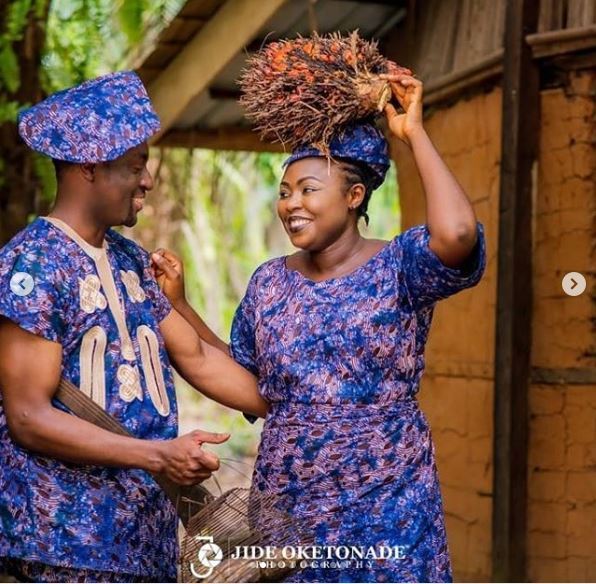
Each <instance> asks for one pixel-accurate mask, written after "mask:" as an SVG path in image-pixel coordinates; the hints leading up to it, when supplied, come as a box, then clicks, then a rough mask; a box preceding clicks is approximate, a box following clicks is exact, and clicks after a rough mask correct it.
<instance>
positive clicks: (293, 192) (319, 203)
mask: <svg viewBox="0 0 596 584" xmlns="http://www.w3.org/2000/svg"><path fill="white" fill-rule="evenodd" d="M363 190H364V189H363V188H358V186H355V187H352V188H350V189H346V184H345V180H344V177H343V173H342V170H341V167H340V166H339V165H338V164H337V163H335V162H331V163H329V162H328V160H327V159H326V158H323V157H310V158H303V159H301V160H297V161H296V162H293V163H292V164H290V165H289V166H288V167H287V169H286V171H285V173H284V176H283V177H282V180H281V183H280V187H279V200H278V202H277V214H278V215H279V218H280V219H281V222H282V223H283V226H284V229H285V230H286V233H287V234H288V236H289V237H290V241H291V242H292V244H293V245H295V246H296V247H298V248H300V249H304V250H308V251H320V250H322V249H325V248H326V247H327V246H329V245H330V244H331V243H333V242H334V241H336V240H337V239H338V238H339V237H340V236H341V235H342V234H343V233H344V232H345V231H346V230H347V229H349V228H351V227H353V226H354V224H355V221H357V217H356V214H355V212H354V211H353V209H355V208H356V207H357V206H358V204H359V203H360V202H361V200H362V196H363Z"/></svg>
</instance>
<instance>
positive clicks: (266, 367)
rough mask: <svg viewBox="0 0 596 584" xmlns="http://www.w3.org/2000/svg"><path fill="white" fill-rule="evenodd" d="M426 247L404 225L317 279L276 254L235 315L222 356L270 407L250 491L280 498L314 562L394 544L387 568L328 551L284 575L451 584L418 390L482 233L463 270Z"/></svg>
mask: <svg viewBox="0 0 596 584" xmlns="http://www.w3.org/2000/svg"><path fill="white" fill-rule="evenodd" d="M428 241H429V232H428V229H427V227H426V226H424V225H421V226H417V227H414V228H412V229H409V230H408V231H406V232H404V233H403V234H401V235H399V236H397V237H396V238H395V239H393V240H392V241H391V242H390V243H389V244H387V245H386V246H385V247H384V248H383V249H382V250H381V251H379V252H378V253H377V254H376V255H375V256H373V257H372V258H371V259H370V260H369V261H367V262H366V263H365V264H364V265H362V266H360V267H359V268H357V269H356V270H355V271H354V272H352V273H351V274H349V275H347V276H344V277H341V278H335V279H330V280H325V281H322V282H313V281H311V280H309V279H307V278H306V277H304V276H303V275H302V274H300V273H299V272H297V271H293V270H289V269H288V268H287V267H286V261H285V258H278V259H274V260H272V261H269V262H267V263H265V264H263V265H262V266H261V267H260V268H259V269H258V270H257V271H256V272H255V274H254V275H253V277H252V279H251V281H250V284H249V286H248V290H247V292H246V295H245V297H244V299H243V300H242V303H241V304H240V306H239V308H238V310H237V312H236V316H235V319H234V323H233V326H232V343H231V350H232V355H233V356H234V358H235V359H236V360H237V361H238V362H239V363H241V364H242V365H243V366H245V367H246V368H248V369H249V370H251V371H253V372H254V373H255V374H256V375H257V376H258V378H259V386H260V391H261V393H262V395H263V396H264V397H265V398H266V399H267V400H268V401H269V402H270V403H271V407H270V411H269V414H268V416H267V418H266V421H265V425H264V428H263V434H262V439H261V444H260V448H259V454H258V457H257V461H256V467H255V472H254V477H253V490H254V492H255V493H258V494H263V495H267V496H271V495H272V496H279V497H280V499H279V500H283V501H284V506H285V511H286V512H287V513H289V514H291V516H292V519H293V520H294V521H295V523H297V524H299V525H302V526H307V527H308V529H309V530H312V531H311V533H312V534H314V538H315V541H316V543H317V544H319V545H321V546H323V547H324V548H325V552H324V553H330V552H329V550H337V548H338V547H339V546H347V547H348V548H352V547H353V546H356V547H359V548H361V549H362V548H364V550H365V551H367V550H369V549H370V548H371V547H372V548H374V549H375V550H380V549H381V548H383V546H386V547H387V548H388V547H391V548H393V550H396V546H402V547H400V548H399V551H398V552H397V553H394V555H393V557H392V558H390V559H385V560H380V559H370V558H369V559H364V560H358V559H355V560H353V561H341V558H343V557H344V555H345V553H346V552H345V550H344V549H340V550H339V552H338V555H334V554H335V552H334V551H331V555H330V556H328V555H325V556H324V558H323V560H324V559H326V558H331V559H332V560H335V561H328V562H325V561H321V560H319V561H318V562H309V565H308V566H307V567H305V568H303V569H301V570H300V571H299V572H297V573H296V574H295V575H294V576H293V577H292V579H293V580H296V581H310V582H313V581H319V582H321V581H344V582H346V581H360V582H367V581H368V582H373V581H374V582H383V581H390V582H397V581H410V582H413V581H418V582H420V581H423V582H428V581H431V582H433V581H435V582H437V581H449V580H451V567H450V560H449V552H448V549H447V542H446V536H445V526H444V517H443V508H442V500H441V493H440V487H439V478H438V475H437V468H436V464H435V453H434V446H433V442H432V439H431V433H430V429H429V426H428V423H427V421H426V418H425V416H424V414H423V413H422V412H421V411H420V409H419V406H418V402H417V399H416V394H417V392H418V389H419V384H420V379H421V377H422V374H423V370H424V346H425V343H426V339H427V335H428V331H429V327H430V323H431V319H432V314H433V308H434V305H435V303H436V302H437V301H438V300H441V299H443V298H447V297H448V296H451V295H452V294H455V293H456V292H459V291H460V290H463V289H465V288H469V287H471V286H474V285H475V284H476V283H477V282H478V281H479V280H480V277H481V275H482V272H483V270H484V266H485V241H484V235H483V229H482V226H481V225H480V224H478V243H477V245H476V247H475V249H474V251H473V253H472V255H471V256H470V258H469V259H468V261H467V262H466V265H465V266H463V267H461V268H459V269H453V268H448V267H446V266H444V265H443V264H442V263H441V262H440V260H439V259H438V258H437V256H436V255H435V254H434V253H433V252H432V251H431V250H430V248H429V247H428ZM263 527H265V528H266V526H263ZM325 546H327V547H325ZM395 556H398V557H397V559H396V557H395Z"/></svg>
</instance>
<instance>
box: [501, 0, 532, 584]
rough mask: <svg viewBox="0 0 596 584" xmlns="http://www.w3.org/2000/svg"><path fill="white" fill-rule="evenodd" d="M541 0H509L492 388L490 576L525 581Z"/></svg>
mask: <svg viewBox="0 0 596 584" xmlns="http://www.w3.org/2000/svg"><path fill="white" fill-rule="evenodd" d="M538 5H539V3H538V2H535V0H517V1H516V2H507V8H506V15H505V36H504V47H505V53H504V59H503V106H502V108H503V109H502V124H501V127H502V130H501V138H502V145H501V171H500V192H499V253H498V268H497V269H498V276H497V322H496V339H495V388H494V478H493V491H494V500H493V501H494V502H493V516H492V518H493V549H492V580H493V581H494V582H525V581H526V542H525V540H526V515H527V470H528V469H527V463H528V391H529V385H530V350H531V330H532V222H531V217H532V186H533V185H532V166H533V164H534V163H535V161H536V157H537V150H538V129H539V111H540V108H539V106H540V88H539V72H538V65H537V63H536V62H534V61H533V60H532V50H531V47H530V45H529V44H528V43H527V41H526V34H531V33H533V32H535V31H536V28H537V24H538Z"/></svg>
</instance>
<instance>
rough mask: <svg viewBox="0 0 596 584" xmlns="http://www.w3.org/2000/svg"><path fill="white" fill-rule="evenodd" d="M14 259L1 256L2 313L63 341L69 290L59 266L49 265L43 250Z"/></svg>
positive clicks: (29, 329) (24, 326)
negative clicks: (60, 274) (58, 270)
mask: <svg viewBox="0 0 596 584" xmlns="http://www.w3.org/2000/svg"><path fill="white" fill-rule="evenodd" d="M11 259H12V258H10V256H9V257H5V258H0V316H4V317H5V318H7V319H9V320H11V321H12V322H14V323H15V324H17V325H18V326H19V327H21V328H22V329H23V330H25V331H27V332H30V333H32V334H34V335H37V336H40V337H43V338H44V339H47V340H48V341H53V342H55V343H62V342H63V341H64V337H65V335H66V332H67V326H66V322H67V316H66V314H65V309H64V305H65V302H66V301H67V300H68V297H67V295H68V290H66V287H64V286H62V284H61V283H60V281H59V280H58V276H57V274H58V272H57V270H56V266H55V265H54V266H52V265H50V263H49V261H48V257H47V255H46V254H44V253H43V251H42V250H38V251H28V252H24V253H21V254H20V255H18V256H16V257H15V258H14V259H13V261H11ZM4 262H6V263H4ZM2 263H4V265H1V264H2Z"/></svg>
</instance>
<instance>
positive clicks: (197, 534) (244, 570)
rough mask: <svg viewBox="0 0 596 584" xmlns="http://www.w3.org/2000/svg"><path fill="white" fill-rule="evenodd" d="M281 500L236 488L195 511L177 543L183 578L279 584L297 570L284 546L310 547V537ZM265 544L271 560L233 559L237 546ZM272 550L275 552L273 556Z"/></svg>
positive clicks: (187, 579) (185, 579) (259, 545)
mask: <svg viewBox="0 0 596 584" xmlns="http://www.w3.org/2000/svg"><path fill="white" fill-rule="evenodd" d="M283 508H284V506H283V505H282V504H281V499H279V498H273V497H271V496H263V495H260V494H256V493H255V492H254V491H251V490H250V489H244V488H236V489H231V490H230V491H227V492H225V493H224V494H223V495H221V496H220V497H218V498H217V499H215V500H213V501H211V502H210V503H208V504H207V505H205V506H203V507H202V509H201V510H200V511H199V512H198V513H196V514H195V515H193V516H192V517H191V519H190V521H189V523H188V525H187V531H186V536H185V537H184V539H183V541H182V546H181V560H180V561H181V576H182V581H183V582H280V581H282V580H283V578H284V577H286V576H288V575H289V574H290V573H291V572H292V571H293V570H295V569H296V567H297V564H296V562H293V561H285V560H284V559H283V558H282V557H281V549H282V548H283V547H284V546H306V545H312V543H313V540H312V535H310V534H309V530H308V529H306V527H305V526H303V525H301V524H300V522H297V521H295V520H294V519H293V518H291V517H290V516H289V515H288V514H287V513H285V512H284V511H283ZM243 546H249V547H251V546H254V547H256V548H264V547H266V546H268V548H269V552H270V555H269V560H268V561H264V560H263V561H259V560H258V559H254V560H252V559H238V558H233V557H232V555H233V554H234V552H235V550H236V548H237V547H243ZM271 552H273V556H272V555H271Z"/></svg>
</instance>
